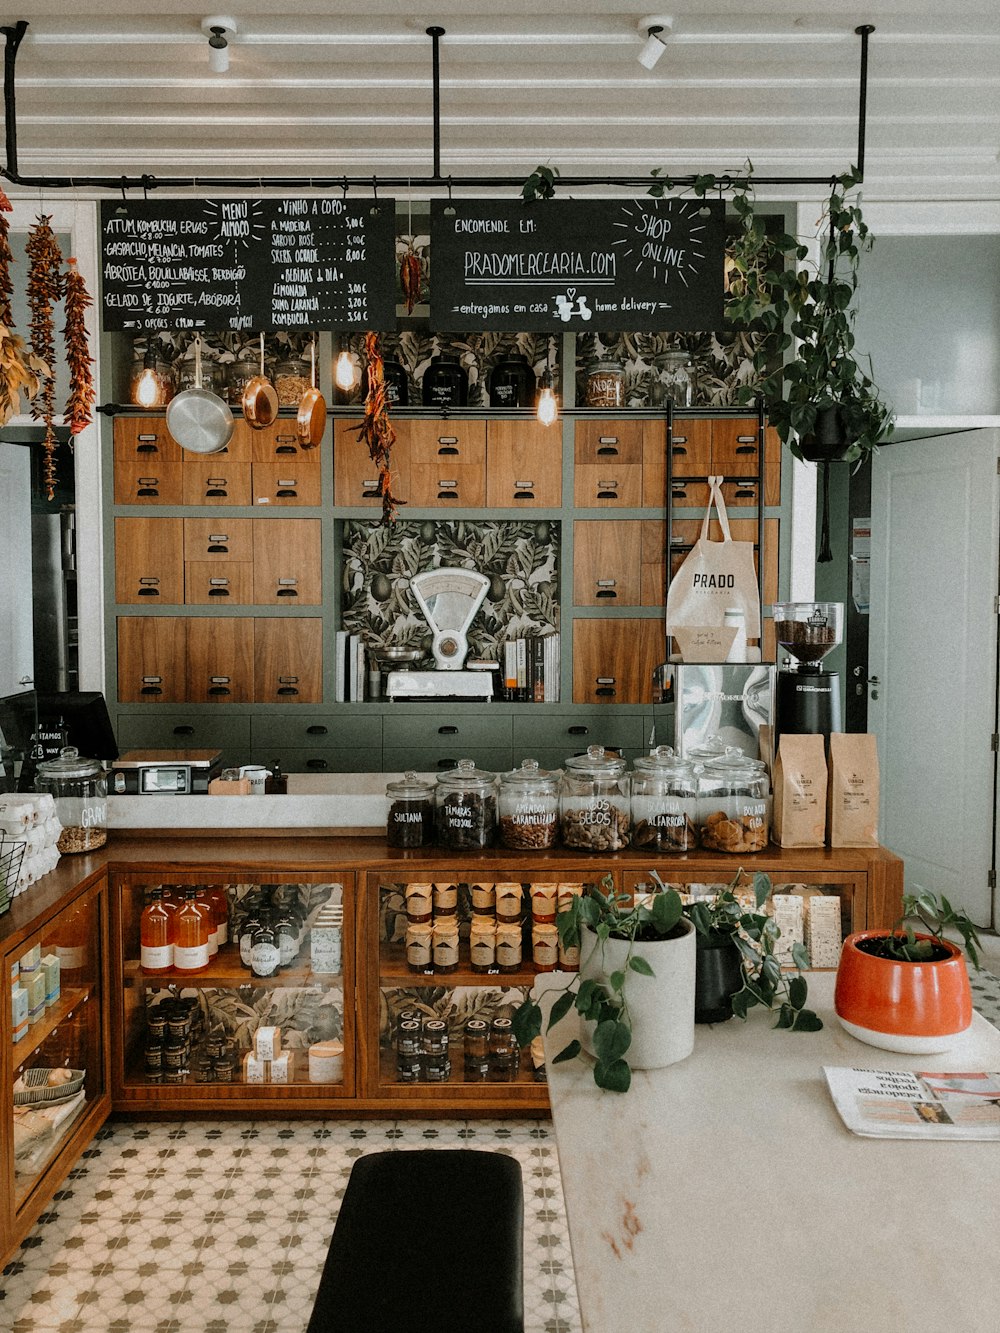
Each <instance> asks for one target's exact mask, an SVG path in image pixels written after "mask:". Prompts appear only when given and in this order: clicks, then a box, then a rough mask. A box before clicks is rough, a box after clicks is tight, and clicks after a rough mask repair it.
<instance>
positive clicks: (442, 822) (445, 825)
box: [434, 759, 497, 851]
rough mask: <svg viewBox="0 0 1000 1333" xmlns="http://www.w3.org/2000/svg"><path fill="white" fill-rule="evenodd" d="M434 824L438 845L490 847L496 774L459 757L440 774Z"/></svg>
mask: <svg viewBox="0 0 1000 1333" xmlns="http://www.w3.org/2000/svg"><path fill="white" fill-rule="evenodd" d="M434 824H435V828H436V830H437V840H438V844H439V845H440V846H441V847H452V848H454V849H456V850H458V851H463V850H467V849H468V848H471V847H491V846H492V845H493V840H494V838H495V837H496V831H497V789H496V775H495V774H494V773H487V772H486V771H485V770H484V769H481V768H476V764H475V760H473V759H460V760H459V761H458V766H457V767H456V768H450V769H449V770H448V771H447V772H446V773H442V774H440V775H439V777H438V780H437V791H436V793H435V798H434Z"/></svg>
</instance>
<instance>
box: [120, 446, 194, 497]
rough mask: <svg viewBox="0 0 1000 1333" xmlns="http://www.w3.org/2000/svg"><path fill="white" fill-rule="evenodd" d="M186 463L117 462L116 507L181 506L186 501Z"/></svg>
mask: <svg viewBox="0 0 1000 1333" xmlns="http://www.w3.org/2000/svg"><path fill="white" fill-rule="evenodd" d="M183 472H184V464H183V463H161V462H159V461H158V460H157V459H156V458H155V457H154V458H151V459H150V460H149V462H148V463H147V462H142V463H118V462H116V463H115V504H116V505H179V504H183V502H184V487H183V483H182V480H181V477H182V473H183Z"/></svg>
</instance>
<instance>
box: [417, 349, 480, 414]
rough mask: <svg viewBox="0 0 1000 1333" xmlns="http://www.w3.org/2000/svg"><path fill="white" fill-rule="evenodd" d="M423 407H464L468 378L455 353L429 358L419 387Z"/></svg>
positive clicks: (467, 393)
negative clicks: (428, 363)
mask: <svg viewBox="0 0 1000 1333" xmlns="http://www.w3.org/2000/svg"><path fill="white" fill-rule="evenodd" d="M421 394H422V397H423V400H424V407H466V406H467V405H468V402H469V377H468V375H467V374H466V372H465V370H464V369H463V367H462V363H461V361H460V360H459V358H458V353H457V352H441V353H440V354H439V355H438V356H435V357H432V358H431V363H430V365H429V366H428V367H427V369H426V370H425V371H424V378H423V382H422V385H421Z"/></svg>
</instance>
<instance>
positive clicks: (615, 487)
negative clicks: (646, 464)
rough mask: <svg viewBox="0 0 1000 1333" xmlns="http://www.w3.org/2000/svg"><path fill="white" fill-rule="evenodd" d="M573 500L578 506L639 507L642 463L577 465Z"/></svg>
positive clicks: (614, 462)
mask: <svg viewBox="0 0 1000 1333" xmlns="http://www.w3.org/2000/svg"><path fill="white" fill-rule="evenodd" d="M573 499H574V502H575V504H576V506H577V508H578V509H606V508H618V509H636V508H638V506H639V504H640V503H641V501H642V464H641V463H616V461H615V460H614V459H610V460H609V461H608V463H607V464H604V463H582V464H577V466H576V468H575V470H574V478H573Z"/></svg>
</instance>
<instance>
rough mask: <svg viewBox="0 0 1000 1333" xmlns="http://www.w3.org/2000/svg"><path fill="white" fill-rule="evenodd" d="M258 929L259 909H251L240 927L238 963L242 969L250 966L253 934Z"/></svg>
mask: <svg viewBox="0 0 1000 1333" xmlns="http://www.w3.org/2000/svg"><path fill="white" fill-rule="evenodd" d="M259 927H260V909H259V908H257V907H251V909H250V910H249V912H247V914H246V916H245V917H244V918H243V924H242V926H241V927H240V941H239V943H240V962H241V963H242V964H243V966H244V967H249V966H250V950H251V949H252V948H253V937H254V932H255V931H256V930H257V929H258V928H259Z"/></svg>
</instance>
